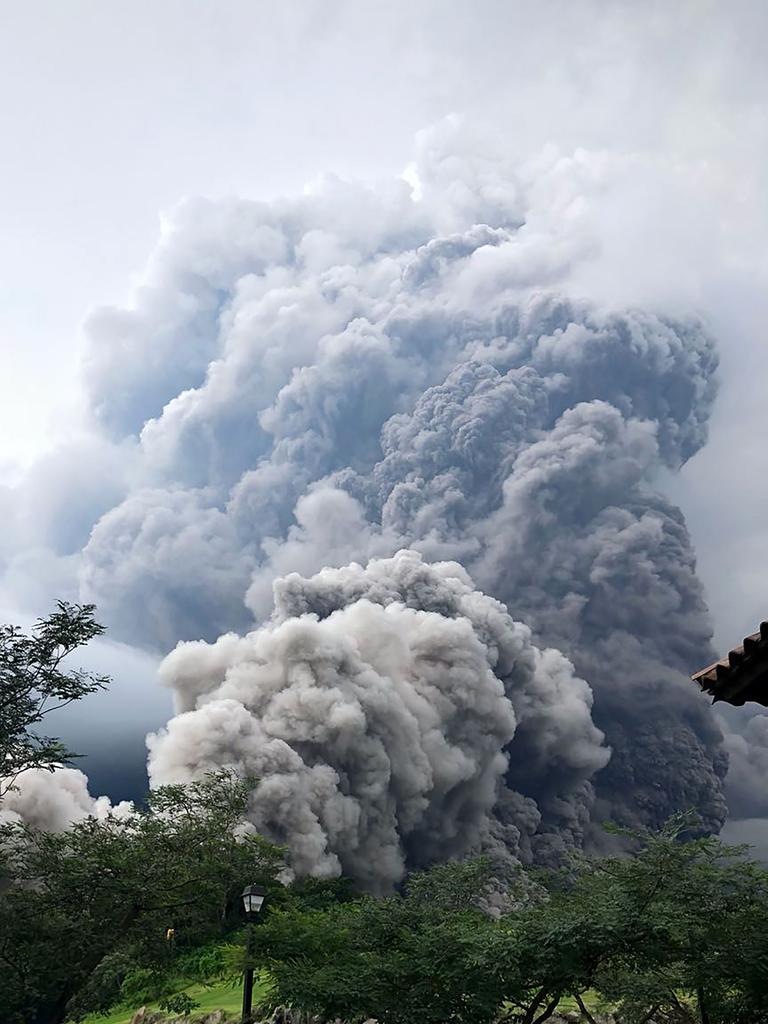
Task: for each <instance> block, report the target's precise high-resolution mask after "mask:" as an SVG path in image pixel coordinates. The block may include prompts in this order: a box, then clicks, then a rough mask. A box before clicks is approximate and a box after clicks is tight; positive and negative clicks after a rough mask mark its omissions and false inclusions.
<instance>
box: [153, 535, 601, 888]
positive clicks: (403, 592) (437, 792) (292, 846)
mask: <svg viewBox="0 0 768 1024" xmlns="http://www.w3.org/2000/svg"><path fill="white" fill-rule="evenodd" d="M275 596H276V608H275V614H274V616H273V618H272V620H271V621H270V622H269V623H268V624H267V625H265V626H263V627H262V628H260V629H258V630H256V631H254V632H252V633H249V634H248V635H247V636H245V637H240V636H237V635H235V634H232V633H230V634H226V635H224V636H222V637H220V638H219V639H218V640H217V641H216V642H215V643H214V644H211V645H209V644H206V643H204V642H202V641H196V642H190V643H185V644H181V645H179V647H177V648H176V650H175V651H174V652H173V653H172V654H170V655H169V656H168V658H167V659H166V660H165V662H164V663H163V666H162V669H161V674H162V676H163V677H164V679H165V681H166V682H167V683H168V684H169V685H171V686H172V687H173V688H174V691H175V693H176V697H177V703H178V705H179V707H180V708H182V709H185V710H182V713H181V714H179V715H178V716H177V717H176V718H174V719H173V720H172V721H171V722H170V723H169V725H168V728H167V730H166V731H164V732H162V733H160V735H158V736H150V737H149V749H150V760H149V768H150V776H151V779H152V782H153V784H163V783H169V782H186V781H189V780H190V779H193V778H195V777H199V775H200V774H201V773H202V772H205V771H210V770H212V769H215V768H218V767H221V766H227V767H229V768H234V769H236V770H237V771H238V772H239V773H240V774H248V775H252V776H254V777H255V778H256V779H257V780H258V781H257V784H256V787H255V789H254V791H253V794H252V797H251V804H250V813H249V817H250V819H251V821H252V822H253V824H254V825H255V826H256V827H257V828H258V829H259V831H261V832H265V833H266V834H268V835H270V836H271V837H273V838H274V839H276V840H278V841H280V842H284V843H286V844H287V846H288V848H289V852H290V863H291V865H292V867H293V868H294V869H295V870H296V871H298V872H299V873H301V874H304V873H312V874H320V875H328V874H332V875H333V874H338V873H339V872H343V873H344V874H346V875H350V876H352V877H355V878H357V879H360V880H362V881H364V882H365V883H367V884H368V885H369V886H372V887H380V888H385V889H386V888H387V886H389V885H391V884H393V883H396V882H398V881H399V880H400V879H401V878H402V877H403V874H404V872H405V869H406V866H411V867H413V866H414V865H419V864H425V863H429V862H430V861H433V860H436V859H442V858H446V857H455V856H461V855H464V854H467V853H469V852H470V851H472V850H478V849H496V850H498V848H499V846H500V845H501V846H502V848H503V849H504V850H505V851H506V852H507V853H511V854H513V855H520V856H522V857H524V858H526V859H528V860H530V859H531V858H532V856H534V857H537V859H545V858H546V857H548V856H549V855H550V853H551V850H552V847H553V846H554V847H555V848H556V849H562V848H563V846H564V845H565V844H571V845H572V844H574V843H575V844H578V845H581V842H582V840H583V832H584V829H585V827H586V826H587V824H588V822H589V817H590V810H591V804H592V798H593V789H592V786H591V785H590V779H591V777H592V776H593V775H594V774H595V772H596V771H598V770H599V769H600V768H603V767H604V766H605V764H606V763H607V761H608V758H609V752H608V750H607V749H606V747H605V745H604V743H603V735H602V733H601V732H600V731H599V730H598V729H597V728H596V727H595V725H594V724H593V722H592V719H591V715H590V709H591V706H592V694H591V692H590V689H589V687H588V686H587V684H586V683H585V682H584V681H583V680H582V679H579V678H578V677H576V676H575V674H574V672H573V667H572V665H571V664H570V663H569V662H568V661H567V660H566V659H565V658H564V657H563V655H562V654H560V652H559V651H556V650H553V649H548V650H544V651H541V650H539V649H538V648H537V647H535V646H533V644H532V643H531V639H530V631H529V630H528V628H527V627H526V626H523V625H521V624H520V623H516V622H514V621H513V620H512V619H511V618H510V616H509V614H508V612H507V610H506V608H505V607H504V606H503V605H502V604H500V603H499V602H498V601H495V600H493V599H492V598H490V597H487V596H485V595H484V594H481V593H479V592H478V591H476V590H474V589H473V587H472V585H471V582H470V581H469V580H468V578H467V575H466V573H465V572H464V570H463V569H462V568H461V566H459V565H457V564H455V563H450V562H444V563H438V564H435V565H428V564H426V563H424V562H423V561H422V559H421V557H420V556H419V555H418V554H417V553H416V552H413V551H402V552H400V553H398V554H397V555H396V556H395V557H394V558H392V559H379V560H372V561H371V562H370V563H369V564H368V567H367V568H365V569H364V568H362V567H361V566H359V565H357V564H352V565H350V566H348V567H346V568H344V569H324V570H322V571H321V572H320V573H318V574H317V575H316V576H313V577H311V578H310V579H304V578H303V577H301V576H298V575H297V574H293V575H291V576H287V577H286V578H284V579H281V580H278V581H277V582H276V584H275ZM188 709H189V710H188ZM497 806H498V807H499V809H500V813H499V815H497V814H496V813H495V808H496V807H497ZM500 841H501V843H500Z"/></svg>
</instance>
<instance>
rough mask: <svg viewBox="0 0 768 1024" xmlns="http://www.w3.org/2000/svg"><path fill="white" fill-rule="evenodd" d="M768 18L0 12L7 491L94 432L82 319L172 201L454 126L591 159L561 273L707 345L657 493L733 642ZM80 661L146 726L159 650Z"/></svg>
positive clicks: (109, 298)
mask: <svg viewBox="0 0 768 1024" xmlns="http://www.w3.org/2000/svg"><path fill="white" fill-rule="evenodd" d="M767 23H768V9H766V7H765V5H764V4H762V3H760V2H758V0H754V2H744V0H742V2H734V3H731V4H729V5H728V6H727V7H726V6H725V5H723V4H720V3H716V2H707V0H699V2H685V0H679V2H675V3H669V2H659V3H655V2H643V3H640V2H634V3H629V2H612V3H607V2H597V0H579V2H557V0H544V2H535V3H524V2H516V0H508V2H492V0H479V2H476V3H473V4H471V5H470V4H465V3H457V2H452V0H449V2H446V0H443V2H437V0H434V2H432V0H422V2H416V3H414V2H410V3H405V2H400V0H394V2H391V3H387V4H386V5H384V4H379V3H371V2H365V0H363V2H361V0H357V2H337V3H327V2H323V3H313V2H305V3H291V2H285V3H279V4H278V3H259V2H252V3H244V2H234V0H231V2H230V0H221V2H217V3H215V4H213V3H203V2H190V0H185V2H173V0H159V2H158V0H153V2H143V0H139V2H133V3H131V4H123V3H112V4H104V3H101V2H97V0H92V2H82V0H70V2H69V3H67V4H62V3H59V2H54V0H51V2H47V3H42V2H36V0H30V2H28V3H25V4H23V5H22V4H15V3H10V2H0V97H1V98H0V137H1V138H2V139H3V157H2V160H1V161H0V224H2V226H3V230H2V234H1V235H0V347H1V348H2V353H3V362H4V370H3V373H2V375H0V483H3V482H4V483H5V484H6V485H8V486H10V487H13V486H15V485H17V484H19V483H20V482H22V481H24V480H25V479H26V474H27V473H28V472H29V471H30V469H31V470H32V472H33V473H34V472H35V471H36V470H35V466H36V465H38V466H39V465H42V466H43V469H42V470H38V471H37V472H38V474H39V475H40V474H41V475H42V477H44V478H47V477H48V476H49V475H51V474H52V473H54V472H55V464H56V459H57V456H56V455H53V456H51V455H50V454H49V453H50V452H51V451H54V450H55V448H56V446H57V445H59V444H61V442H62V441H64V440H68V439H74V440H77V439H82V438H83V437H89V436H90V435H91V434H92V433H93V431H94V423H93V415H92V412H90V411H89V407H88V403H87V400H86V398H87V396H86V391H85V384H84V376H83V372H82V360H83V357H84V353H85V351H86V340H85V334H84V332H83V326H82V325H83V323H84V321H85V319H86V318H87V316H88V315H89V313H90V311H92V310H94V309H95V308H98V307H103V306H106V305H118V306H121V305H126V304H128V303H130V301H131V295H132V293H133V290H134V289H135V287H136V285H137V283H138V282H140V281H141V280H142V275H144V274H145V268H146V265H147V261H148V259H149V257H150V254H151V253H152V251H153V250H154V248H155V246H156V244H157V240H158V237H159V235H160V232H161V225H162V223H163V218H167V216H168V213H169V211H170V210H172V209H173V208H174V207H175V206H176V204H177V203H178V202H179V201H180V200H181V199H183V198H184V197H194V196H204V197H209V198H212V199H219V198H226V197H236V196H237V197H243V198H247V199H263V200H272V199H274V198H275V197H279V196H286V195H287V196H290V195H296V194H298V193H301V192H302V190H303V189H305V188H307V187H308V186H309V188H310V190H311V189H312V187H313V186H312V183H313V182H317V181H318V180H319V179H321V177H322V176H323V175H328V174H335V175H337V176H339V177H341V178H344V179H352V180H359V181H364V182H383V181H387V180H391V179H393V178H396V177H397V176H398V175H402V174H404V173H405V177H406V179H408V177H409V171H408V168H409V167H410V166H411V165H412V163H413V161H414V154H415V151H416V143H415V139H416V137H417V135H418V133H419V132H423V131H425V130H429V129H430V128H431V127H432V126H435V125H439V124H441V123H442V122H444V120H445V119H446V118H451V117H453V118H457V117H458V118H460V119H461V123H462V124H463V125H464V126H465V127H464V129H462V131H463V132H464V133H465V137H466V138H467V139H469V140H470V141H468V142H467V143H466V144H467V145H468V146H470V147H472V146H474V147H475V148H476V149H477V151H479V152H488V153H491V152H494V153H495V152H496V151H498V152H500V153H503V154H504V155H505V159H509V160H511V161H513V162H515V163H517V164H519V165H520V166H524V167H527V168H529V169H530V168H533V169H534V171H531V174H532V175H534V172H535V168H536V167H537V166H542V167H551V166H553V164H556V163H557V160H558V159H559V158H560V157H562V158H563V159H564V160H568V159H570V160H571V161H575V163H576V164H577V165H578V163H579V160H580V159H581V157H580V156H579V154H588V159H586V158H585V159H584V160H583V163H584V165H585V166H588V167H589V168H591V170H590V171H589V174H586V172H585V176H586V177H589V182H588V184H587V185H585V186H584V188H583V190H582V191H579V189H576V191H575V192H574V198H573V203H572V205H571V207H567V206H566V207H565V209H566V212H567V211H568V210H570V213H571V214H572V215H573V216H574V217H578V216H583V218H584V220H585V223H587V224H588V228H589V230H588V232H586V234H588V235H589V238H590V245H592V246H593V247H594V251H593V252H592V255H591V256H590V258H587V259H584V260H583V261H580V262H578V264H577V266H576V267H575V269H574V271H573V274H572V276H571V278H570V282H569V284H570V287H571V288H572V289H574V290H575V291H576V292H579V293H583V294H587V295H589V296H590V297H591V298H593V299H595V300H598V301H605V302H610V303H627V304H635V303H637V304H646V305H647V304H649V303H650V304H653V305H663V306H664V308H665V309H668V310H670V311H671V312H677V311H679V312H681V313H682V312H685V313H687V312H695V313H699V314H701V315H702V316H703V317H704V319H705V320H706V322H707V324H708V325H709V327H710V329H711V332H712V333H713V335H714V336H715V337H716V339H717V341H718V346H719V352H720V361H721V369H720V393H719V396H718V399H717V401H716V403H715V406H714V410H713V413H712V417H711V421H710V436H709V441H708V443H707V444H706V445H705V446H704V447H703V448H702V449H701V450H700V451H699V452H698V453H697V454H696V455H694V457H693V458H692V459H691V460H690V461H689V462H688V463H687V464H686V465H685V466H684V467H683V469H682V471H681V472H680V473H675V474H672V473H670V474H669V477H668V479H667V478H665V479H663V480H662V486H663V488H664V489H665V490H666V492H667V493H668V495H669V496H670V497H671V498H672V499H673V500H674V501H675V502H677V503H678V504H679V505H680V507H681V508H682V509H683V511H684V513H685V516H686V519H687V522H688V526H689V529H690V531H691V534H692V539H693V542H694V547H695V550H696V554H697V558H698V564H699V575H700V577H701V579H702V580H703V583H704V586H705V589H706V594H707V599H708V603H709V607H710V609H711V612H712V616H713V620H714V627H715V639H716V645H717V646H718V647H719V649H720V650H721V651H724V650H726V649H727V648H728V647H730V646H733V645H734V644H735V643H737V642H738V640H739V639H740V638H741V636H743V635H744V634H745V633H748V632H751V631H752V630H753V629H755V628H756V626H757V624H758V622H759V621H760V619H761V618H763V617H765V616H766V615H768V611H767V610H766V594H765V584H764V567H765V565H766V561H767V560H768V529H766V526H765V517H764V514H763V510H764V509H765V507H766V499H768V474H766V473H765V457H764V455H763V442H762V439H763V437H764V436H765V432H766V429H768V407H766V405H765V401H764V395H765V393H766V386H767V385H768V369H767V368H766V360H765V359H764V356H763V353H764V351H765V344H766V343H765V338H764V324H765V323H766V313H768V309H766V306H768V299H766V296H767V295H768V290H767V289H766V283H767V282H766V275H767V274H768V256H767V255H766V253H767V252H768V249H767V248H766V244H765V243H766V237H767V236H768V194H766V192H765V189H764V187H763V182H762V179H763V168H764V167H765V161H766V157H767V156H768V137H767V133H768V119H766V116H765V115H766V101H767V100H768V81H767V78H768V61H766V59H765V58H766V53H765V49H766V44H765V40H766V38H768V32H767V31H766V30H767V29H768V24H767ZM595 168H598V170H595ZM565 191H566V192H567V189H566V190H565ZM562 194H563V193H562V192H558V193H557V195H558V196H562ZM579 204H581V205H580V206H579ZM577 207H578V208H577ZM46 458H47V459H49V460H52V461H48V462H46V461H45V460H46ZM41 459H42V460H43V462H42V463H40V460H41ZM40 493H41V494H44V493H45V491H44V490H41V491H40ZM1 498H2V495H0V499H1ZM73 500H74V499H73ZM62 514H63V515H64V516H66V514H67V512H66V509H65V510H64V512H63V513H62ZM32 564H33V563H30V565H32ZM28 571H29V572H33V571H34V569H33V568H28ZM25 593H26V591H25V587H24V586H22V585H19V583H18V580H17V581H16V582H14V581H11V582H8V580H6V582H5V584H4V589H2V590H0V608H1V609H2V610H3V612H4V614H5V615H6V616H7V617H13V618H15V619H17V620H19V621H27V620H28V619H29V617H30V616H33V615H34V614H36V613H37V609H34V608H32V607H31V602H30V600H28V599H27V597H26V596H25ZM98 657H100V658H103V659H106V660H107V661H108V662H109V664H110V665H114V668H113V669H112V671H113V674H114V676H115V680H116V682H115V687H114V693H115V695H116V696H115V697H114V699H115V700H118V699H119V700H122V699H123V698H122V695H123V694H126V698H125V699H126V702H127V703H126V706H127V705H129V704H131V703H132V702H133V704H134V705H137V704H138V705H139V706H141V707H143V708H144V710H145V711H146V720H148V721H151V722H152V724H155V720H157V721H161V720H162V719H163V718H164V717H165V716H166V714H167V711H168V708H169V707H170V701H169V700H168V699H167V695H166V694H165V693H163V692H162V691H158V689H157V687H156V685H155V682H154V666H155V665H156V661H157V659H156V658H154V656H153V655H149V654H146V653H143V652H136V651H135V650H133V649H131V650H125V649H123V648H122V647H121V645H120V644H119V643H117V642H116V641H113V642H110V643H105V644H104V645H103V648H102V651H101V653H100V654H99V655H98ZM697 667H700V666H691V669H692V670H693V669H694V668H697ZM129 693H130V694H131V697H128V696H127V695H128V694H129ZM137 693H140V694H141V698H140V700H139V701H138V702H137V701H136V699H135V696H136V694H137ZM93 714H94V716H95V718H98V714H99V712H98V710H97V709H95V706H94V711H93ZM139 718H140V719H141V721H139V722H138V724H137V725H136V730H137V732H140V731H141V729H142V728H143V726H142V724H141V722H143V721H144V720H145V719H144V718H143V716H139ZM78 721H80V720H78ZM73 722H74V720H73ZM80 724H81V725H82V722H81V723H80ZM73 728H74V725H73Z"/></svg>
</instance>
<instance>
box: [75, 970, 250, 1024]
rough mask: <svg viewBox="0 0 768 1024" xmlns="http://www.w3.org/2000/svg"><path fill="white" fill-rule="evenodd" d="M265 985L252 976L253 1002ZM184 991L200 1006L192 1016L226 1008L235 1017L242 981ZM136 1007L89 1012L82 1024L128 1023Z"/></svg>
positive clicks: (151, 1006)
mask: <svg viewBox="0 0 768 1024" xmlns="http://www.w3.org/2000/svg"><path fill="white" fill-rule="evenodd" d="M265 987H266V986H265V984H264V982H259V979H258V978H254V985H253V1001H254V1003H256V1002H258V1000H259V999H260V998H261V996H262V994H263V993H264V990H265ZM184 991H185V992H186V993H187V995H189V996H191V997H192V998H193V999H195V1000H197V1002H198V1003H200V1006H198V1007H197V1009H195V1010H194V1011H193V1013H192V1016H193V1017H194V1016H196V1015H198V1014H203V1013H210V1012H211V1010H226V1011H227V1012H228V1013H230V1014H232V1015H233V1016H235V1017H237V1015H239V1013H240V1010H241V1008H242V1005H243V986H242V981H238V982H236V983H235V984H234V985H233V984H231V983H229V982H217V983H214V984H212V985H209V986H203V985H190V987H189V988H185V989H184ZM147 1008H148V1009H150V1010H156V1009H157V1008H158V1006H157V1003H147ZM138 1009H139V1007H138V1006H132V1007H127V1006H121V1007H116V1008H115V1009H114V1010H112V1011H111V1013H109V1014H108V1015H107V1016H106V1017H99V1016H97V1015H96V1014H91V1016H89V1017H86V1018H85V1020H84V1022H83V1024H129V1022H130V1019H131V1017H133V1015H134V1014H135V1013H136V1011H137V1010H138Z"/></svg>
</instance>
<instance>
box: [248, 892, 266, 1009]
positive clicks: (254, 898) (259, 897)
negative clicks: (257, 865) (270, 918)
mask: <svg viewBox="0 0 768 1024" xmlns="http://www.w3.org/2000/svg"><path fill="white" fill-rule="evenodd" d="M266 896H267V894H266V892H265V890H264V889H262V888H261V886H260V885H247V886H246V887H245V889H243V895H242V900H243V909H244V910H245V917H246V920H247V921H248V932H247V935H246V940H245V971H244V972H243V1018H242V1019H243V1024H246V1022H247V1021H250V1019H251V1008H252V1006H253V967H252V966H251V958H252V957H253V921H254V919H255V917H256V915H257V914H258V913H259V911H260V910H261V908H262V907H263V906H264V900H265V899H266Z"/></svg>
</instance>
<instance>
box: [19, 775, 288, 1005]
mask: <svg viewBox="0 0 768 1024" xmlns="http://www.w3.org/2000/svg"><path fill="white" fill-rule="evenodd" d="M248 791H249V784H248V783H247V782H242V781H239V780H237V779H235V778H234V777H233V776H232V775H230V774H227V773H221V774H218V775H215V776H210V777H208V778H207V779H206V780H204V781H202V782H198V783H193V784H192V785H190V786H186V787H185V786H168V787H165V788H163V789H158V790H155V791H154V792H153V793H151V794H150V796H149V798H148V806H147V808H146V809H145V810H141V811H137V812H136V813H135V814H133V815H131V816H128V817H125V818H117V817H110V818H108V819H107V820H106V821H98V820H96V819H93V818H89V819H86V820H85V821H82V822H78V823H76V824H75V825H73V826H72V828H71V829H70V830H69V831H67V832H64V833H55V834H54V833H49V832H42V831H39V830H37V829H33V828H31V827H29V826H27V825H12V826H6V827H5V828H4V829H2V831H1V832H0V844H1V845H2V851H3V862H4V863H3V872H2V873H3V874H4V875H5V876H6V878H7V880H8V882H9V883H10V884H9V885H8V886H7V887H6V888H5V890H4V891H3V892H2V893H1V894H0V1020H2V1021H3V1022H4V1024H13V1022H17V1021H18V1022H22V1021H23V1022H24V1024H57V1022H59V1021H62V1020H64V1019H65V1017H66V1016H67V1015H71V1016H74V1017H76V1018H77V1017H79V1016H81V1015H83V1014H84V1013H85V1012H88V1011H89V1010H91V1009H104V1008H106V1007H107V1006H109V1005H110V1003H111V1002H112V1001H113V1000H114V999H115V998H116V996H117V994H118V991H119V986H120V984H121V982H122V979H123V978H124V977H125V975H126V973H127V971H128V970H129V969H131V968H135V967H136V965H140V966H144V967H145V968H146V969H147V970H148V971H149V972H150V973H152V972H154V974H155V975H158V976H162V975H163V974H164V973H167V972H169V971H172V969H173V963H172V958H173V955H174V953H173V948H172V947H173V945H177V946H178V947H179V948H180V949H182V950H183V949H184V947H185V946H189V945H194V944H196V943H201V942H203V941H205V940H206V939H209V938H210V937H212V936H217V935H222V934H224V932H226V930H227V929H228V928H231V927H232V926H233V924H234V922H236V920H237V915H238V910H239V907H238V902H239V894H240V891H241V890H242V888H243V885H244V884H245V883H248V882H254V881H255V882H259V883H261V884H264V885H268V886H273V885H274V879H275V877H276V874H277V872H278V870H279V867H280V864H281V859H282V851H280V850H279V849H278V848H276V847H274V846H273V845H272V844H270V843H268V842H267V841H266V840H264V839H262V838H261V837H260V836H258V835H253V834H242V835H241V834H239V832H240V831H241V822H242V818H243V813H244V811H245V808H246V806H247V799H248ZM171 928H172V929H173V930H174V939H175V941H174V944H171V943H169V942H168V941H167V933H168V929H171Z"/></svg>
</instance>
